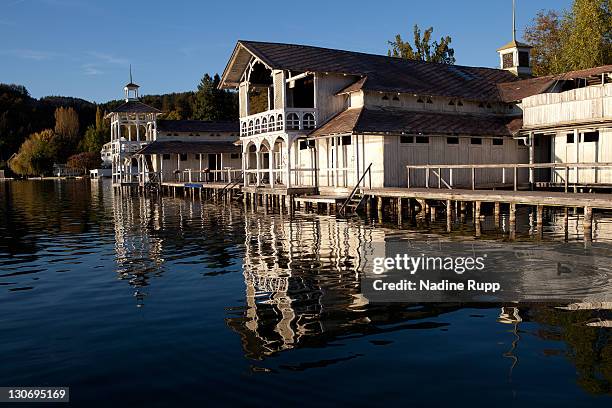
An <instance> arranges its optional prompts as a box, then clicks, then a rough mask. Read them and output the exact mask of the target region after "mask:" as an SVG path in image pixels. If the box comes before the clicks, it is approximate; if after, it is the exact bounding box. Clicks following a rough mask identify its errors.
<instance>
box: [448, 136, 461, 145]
mask: <svg viewBox="0 0 612 408" xmlns="http://www.w3.org/2000/svg"><path fill="white" fill-rule="evenodd" d="M446 144H449V145H458V144H459V138H458V137H447V138H446Z"/></svg>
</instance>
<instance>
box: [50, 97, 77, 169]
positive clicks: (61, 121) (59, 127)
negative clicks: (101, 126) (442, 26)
mask: <svg viewBox="0 0 612 408" xmlns="http://www.w3.org/2000/svg"><path fill="white" fill-rule="evenodd" d="M54 116H55V139H57V140H56V143H57V146H58V152H57V153H58V157H60V158H66V157H68V156H70V155H71V154H72V153H74V152H75V151H76V148H77V145H78V143H79V140H78V139H79V115H77V113H76V111H75V110H74V109H73V108H71V107H69V108H64V107H59V108H57V109H55V114H54Z"/></svg>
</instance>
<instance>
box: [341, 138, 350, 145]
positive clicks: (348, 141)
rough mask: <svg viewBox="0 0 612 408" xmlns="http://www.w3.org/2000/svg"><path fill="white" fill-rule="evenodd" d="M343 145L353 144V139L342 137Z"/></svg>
mask: <svg viewBox="0 0 612 408" xmlns="http://www.w3.org/2000/svg"><path fill="white" fill-rule="evenodd" d="M342 144H343V145H345V146H346V145H350V144H351V137H350V136H342Z"/></svg>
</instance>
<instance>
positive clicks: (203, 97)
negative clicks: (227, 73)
mask: <svg viewBox="0 0 612 408" xmlns="http://www.w3.org/2000/svg"><path fill="white" fill-rule="evenodd" d="M219 82H220V79H219V76H218V75H215V77H214V78H213V77H211V76H210V75H209V74H204V77H202V80H201V81H200V84H199V85H198V91H197V92H196V100H195V110H194V117H195V118H196V119H200V120H219V118H220V116H221V115H220V109H219V108H220V105H221V103H220V102H221V97H220V90H219V89H218V88H217V87H218V85H219Z"/></svg>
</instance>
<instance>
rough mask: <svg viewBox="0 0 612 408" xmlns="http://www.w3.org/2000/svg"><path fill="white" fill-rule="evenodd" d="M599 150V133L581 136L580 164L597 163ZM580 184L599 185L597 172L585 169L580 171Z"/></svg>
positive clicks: (587, 133) (588, 133)
mask: <svg viewBox="0 0 612 408" xmlns="http://www.w3.org/2000/svg"><path fill="white" fill-rule="evenodd" d="M598 148H599V132H597V131H596V132H585V133H583V134H581V143H580V162H581V163H596V162H597V151H598ZM580 183H581V184H594V183H597V170H596V169H589V168H584V169H580Z"/></svg>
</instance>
